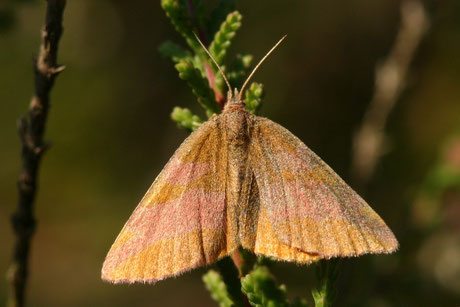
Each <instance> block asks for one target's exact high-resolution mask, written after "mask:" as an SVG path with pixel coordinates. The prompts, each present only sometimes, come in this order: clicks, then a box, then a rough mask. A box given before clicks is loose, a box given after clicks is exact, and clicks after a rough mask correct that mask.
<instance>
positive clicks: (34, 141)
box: [7, 0, 66, 307]
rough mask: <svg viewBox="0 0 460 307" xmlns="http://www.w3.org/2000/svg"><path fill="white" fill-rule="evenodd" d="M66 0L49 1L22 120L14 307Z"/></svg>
mask: <svg viewBox="0 0 460 307" xmlns="http://www.w3.org/2000/svg"><path fill="white" fill-rule="evenodd" d="M65 3H66V1H65V0H48V1H47V7H46V17H45V24H44V27H43V30H42V43H41V46H40V52H39V55H38V58H36V59H34V72H35V92H34V95H33V97H32V99H31V102H30V105H29V111H28V113H27V115H26V116H24V117H22V118H20V119H19V121H18V133H19V137H20V138H21V142H22V152H21V159H22V168H21V172H20V174H19V179H18V192H19V198H18V206H17V208H16V211H15V212H14V213H13V215H12V217H11V224H12V228H13V232H14V234H15V236H16V239H15V243H14V251H13V260H12V263H11V265H10V267H9V269H8V276H7V278H8V282H9V286H10V288H11V289H10V294H9V298H8V306H10V307H13V306H15V307H16V306H17V307H21V306H24V305H25V289H26V282H27V275H28V258H29V253H30V243H31V238H32V236H33V234H34V232H35V226H36V220H35V217H34V210H33V209H34V201H35V196H36V190H37V177H38V170H39V165H40V160H41V157H42V155H43V153H44V152H45V150H46V149H47V147H48V144H47V143H45V142H44V141H43V135H44V132H45V125H46V119H47V116H48V110H49V94H50V91H51V88H52V86H53V83H54V79H55V77H56V76H57V75H58V74H59V73H60V72H61V71H62V70H63V69H64V67H63V66H58V65H57V51H58V43H59V39H60V37H61V34H62V15H63V11H64V7H65Z"/></svg>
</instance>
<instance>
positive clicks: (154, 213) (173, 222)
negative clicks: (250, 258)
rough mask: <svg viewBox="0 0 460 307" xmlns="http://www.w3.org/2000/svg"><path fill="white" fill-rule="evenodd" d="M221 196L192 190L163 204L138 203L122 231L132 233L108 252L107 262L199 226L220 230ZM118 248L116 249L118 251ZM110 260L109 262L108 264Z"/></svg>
mask: <svg viewBox="0 0 460 307" xmlns="http://www.w3.org/2000/svg"><path fill="white" fill-rule="evenodd" d="M224 207H225V195H224V193H223V192H209V191H205V190H203V189H193V190H190V191H187V192H185V193H184V194H183V195H182V197H180V198H178V199H175V200H173V201H171V202H169V203H166V204H157V205H155V206H149V207H144V206H138V207H137V208H136V210H134V212H133V214H132V215H131V217H130V218H129V220H128V222H127V223H126V226H125V227H124V229H123V231H122V233H133V234H134V236H133V238H132V239H130V240H127V241H126V242H125V243H124V244H122V245H121V246H119V247H118V248H117V250H114V251H111V253H110V255H111V256H113V257H114V258H115V259H109V258H108V259H107V260H106V261H107V265H108V267H110V266H111V265H110V264H112V265H113V266H114V267H115V266H116V265H118V264H121V263H122V262H124V261H125V260H127V259H129V258H130V257H133V256H135V255H136V254H137V253H139V252H141V251H142V250H144V249H145V248H147V247H149V246H150V245H152V244H154V243H156V242H158V241H162V240H166V239H169V238H171V237H175V236H183V235H186V234H188V233H190V232H193V231H196V230H200V229H221V228H222V227H223V225H222V222H223V220H224V217H223V215H224ZM118 251H120V252H118ZM109 263H110V264H109Z"/></svg>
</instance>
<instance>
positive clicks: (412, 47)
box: [351, 0, 429, 186]
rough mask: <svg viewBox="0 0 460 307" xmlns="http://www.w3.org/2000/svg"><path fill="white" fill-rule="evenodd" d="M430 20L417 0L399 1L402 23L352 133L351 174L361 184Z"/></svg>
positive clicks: (371, 170) (381, 142)
mask: <svg viewBox="0 0 460 307" xmlns="http://www.w3.org/2000/svg"><path fill="white" fill-rule="evenodd" d="M428 26H429V20H428V17H427V14H426V12H425V9H424V7H423V4H422V3H421V2H420V1H419V0H404V1H403V2H402V3H401V25H400V28H399V31H398V34H397V36H396V39H395V42H394V45H393V47H392V49H391V51H390V54H389V55H388V57H387V58H386V59H385V60H384V61H383V63H382V64H381V65H380V66H378V67H377V68H376V72H375V90H374V95H373V97H372V100H371V102H370V104H369V107H368V109H367V111H366V114H365V116H364V120H363V123H362V125H361V127H360V128H359V130H358V131H357V133H356V135H355V137H354V144H353V153H352V154H353V157H352V159H353V160H352V166H351V174H352V176H353V177H354V179H355V182H356V184H357V185H358V186H362V185H363V184H364V183H365V182H367V181H368V180H369V178H370V177H371V176H372V174H373V173H374V170H375V167H376V165H377V162H378V160H379V158H380V157H381V156H382V154H383V153H384V151H385V135H384V128H385V124H386V121H387V118H388V115H389V113H390V112H391V110H392V109H393V107H394V105H395V104H396V102H397V101H398V100H399V98H400V96H401V93H402V91H403V90H404V87H405V82H406V79H407V75H408V70H409V65H410V63H411V62H412V59H413V57H414V54H415V52H416V50H417V47H418V46H419V44H420V42H421V40H422V39H423V37H424V35H425V33H426V32H427V30H428Z"/></svg>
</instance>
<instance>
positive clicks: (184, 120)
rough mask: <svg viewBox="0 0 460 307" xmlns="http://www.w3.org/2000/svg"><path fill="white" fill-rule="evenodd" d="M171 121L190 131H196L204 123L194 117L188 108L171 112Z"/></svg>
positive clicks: (175, 109)
mask: <svg viewBox="0 0 460 307" xmlns="http://www.w3.org/2000/svg"><path fill="white" fill-rule="evenodd" d="M171 119H172V120H173V121H175V122H176V123H177V125H178V126H179V127H181V128H184V129H187V130H189V131H195V130H196V129H198V128H199V127H200V126H201V124H202V123H203V121H202V120H201V118H200V117H198V116H197V115H194V114H193V113H192V112H191V111H190V110H189V109H187V108H179V107H175V108H174V109H173V111H172V112H171Z"/></svg>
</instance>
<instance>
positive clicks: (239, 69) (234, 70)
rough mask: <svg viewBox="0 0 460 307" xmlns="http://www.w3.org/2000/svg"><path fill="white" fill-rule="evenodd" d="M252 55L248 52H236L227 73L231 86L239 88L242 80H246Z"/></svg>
mask: <svg viewBox="0 0 460 307" xmlns="http://www.w3.org/2000/svg"><path fill="white" fill-rule="evenodd" d="M253 58H254V57H253V56H252V55H250V54H237V55H236V57H235V60H234V61H233V63H232V65H231V66H230V69H229V72H228V73H227V79H228V82H230V84H231V85H232V86H233V87H236V88H238V89H239V88H241V86H242V85H243V82H244V81H245V80H246V78H247V77H248V74H249V69H250V68H251V62H252V59H253Z"/></svg>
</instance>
